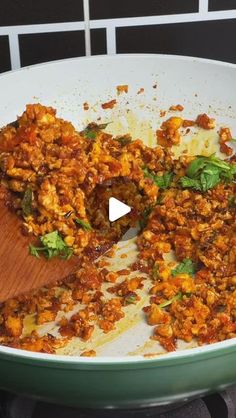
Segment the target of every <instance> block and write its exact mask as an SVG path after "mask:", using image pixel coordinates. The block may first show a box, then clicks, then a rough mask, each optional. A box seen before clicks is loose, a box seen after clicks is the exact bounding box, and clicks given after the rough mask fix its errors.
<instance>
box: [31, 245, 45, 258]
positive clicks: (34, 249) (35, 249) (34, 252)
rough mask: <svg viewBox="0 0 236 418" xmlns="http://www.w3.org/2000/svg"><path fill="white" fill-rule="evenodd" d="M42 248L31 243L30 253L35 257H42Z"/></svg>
mask: <svg viewBox="0 0 236 418" xmlns="http://www.w3.org/2000/svg"><path fill="white" fill-rule="evenodd" d="M41 249H42V248H38V247H35V246H34V245H32V244H30V245H29V253H30V254H31V255H33V256H34V257H37V258H40V255H39V251H41Z"/></svg>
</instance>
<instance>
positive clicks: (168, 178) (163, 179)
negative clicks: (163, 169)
mask: <svg viewBox="0 0 236 418" xmlns="http://www.w3.org/2000/svg"><path fill="white" fill-rule="evenodd" d="M143 172H144V175H145V177H148V178H150V179H151V180H152V181H153V183H155V184H156V185H157V186H158V187H160V189H168V187H170V185H171V182H172V180H173V176H174V173H171V172H167V173H164V174H163V176H158V175H157V174H155V173H153V172H151V171H150V170H149V169H148V168H147V167H145V168H144V169H143Z"/></svg>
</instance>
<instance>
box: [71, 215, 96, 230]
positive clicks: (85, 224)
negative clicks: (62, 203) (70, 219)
mask: <svg viewBox="0 0 236 418" xmlns="http://www.w3.org/2000/svg"><path fill="white" fill-rule="evenodd" d="M75 222H76V223H77V224H79V225H81V226H82V228H83V229H84V230H85V231H92V229H93V228H92V227H91V225H90V223H89V222H85V221H82V219H79V218H75Z"/></svg>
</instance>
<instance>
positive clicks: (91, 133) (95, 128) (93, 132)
mask: <svg viewBox="0 0 236 418" xmlns="http://www.w3.org/2000/svg"><path fill="white" fill-rule="evenodd" d="M109 123H111V122H108V123H101V124H97V123H94V122H92V123H89V124H88V126H87V127H86V128H85V129H84V130H83V131H82V132H81V134H82V135H83V136H85V138H87V139H92V140H93V139H96V136H97V133H98V132H99V131H102V130H103V129H106V127H107V125H109Z"/></svg>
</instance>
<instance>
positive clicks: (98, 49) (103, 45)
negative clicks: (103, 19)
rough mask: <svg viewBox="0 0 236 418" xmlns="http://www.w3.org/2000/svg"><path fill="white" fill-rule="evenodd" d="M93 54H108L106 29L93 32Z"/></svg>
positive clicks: (93, 30)
mask: <svg viewBox="0 0 236 418" xmlns="http://www.w3.org/2000/svg"><path fill="white" fill-rule="evenodd" d="M91 52H92V54H93V55H99V54H106V53H107V42H106V29H92V30H91Z"/></svg>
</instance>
